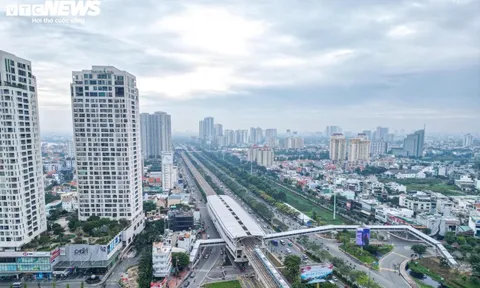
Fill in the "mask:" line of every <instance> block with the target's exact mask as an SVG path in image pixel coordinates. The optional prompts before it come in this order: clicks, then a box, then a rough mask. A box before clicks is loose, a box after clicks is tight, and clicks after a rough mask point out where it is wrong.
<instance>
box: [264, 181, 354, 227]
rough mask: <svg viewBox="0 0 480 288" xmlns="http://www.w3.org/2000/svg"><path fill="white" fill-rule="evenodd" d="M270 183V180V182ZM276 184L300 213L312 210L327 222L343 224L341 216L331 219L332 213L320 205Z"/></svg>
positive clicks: (309, 214)
mask: <svg viewBox="0 0 480 288" xmlns="http://www.w3.org/2000/svg"><path fill="white" fill-rule="evenodd" d="M270 183H272V182H270ZM275 185H276V188H278V189H279V190H281V191H283V192H285V194H287V203H288V204H290V205H292V206H293V207H295V208H297V209H298V210H300V211H302V213H304V214H306V215H308V216H310V217H311V216H312V213H313V211H315V212H316V213H317V215H318V216H320V218H321V219H322V221H323V222H325V223H327V224H344V223H345V221H346V220H345V219H343V218H342V217H341V216H339V215H337V217H336V219H335V220H333V213H332V212H331V211H329V210H327V209H325V208H323V207H320V206H318V205H315V204H313V203H312V202H310V201H308V200H306V199H305V198H302V197H300V196H297V195H295V194H294V193H292V192H291V191H289V190H288V189H286V188H284V187H282V186H280V185H277V184H275Z"/></svg>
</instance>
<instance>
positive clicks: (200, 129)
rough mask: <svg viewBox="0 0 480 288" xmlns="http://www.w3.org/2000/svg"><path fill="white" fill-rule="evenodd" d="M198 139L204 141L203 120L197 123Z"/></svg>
mask: <svg viewBox="0 0 480 288" xmlns="http://www.w3.org/2000/svg"><path fill="white" fill-rule="evenodd" d="M198 138H199V139H200V140H204V139H205V125H204V122H203V120H200V121H198Z"/></svg>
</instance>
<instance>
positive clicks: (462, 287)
mask: <svg viewBox="0 0 480 288" xmlns="http://www.w3.org/2000/svg"><path fill="white" fill-rule="evenodd" d="M417 262H418V264H417V265H415V266H414V267H412V266H413V265H412V264H413V262H411V263H409V268H410V269H412V270H413V271H419V272H420V271H423V272H420V273H423V274H426V275H428V276H430V277H431V278H432V279H434V280H436V281H439V282H441V280H440V279H441V278H442V277H443V278H444V280H443V283H444V284H445V285H448V287H453V288H478V284H475V283H473V282H472V281H471V277H470V276H469V275H465V274H461V273H458V271H456V270H454V269H451V268H450V267H445V266H442V265H441V264H440V259H439V258H432V257H428V258H422V259H419V260H418V261H417ZM464 279H465V280H464Z"/></svg>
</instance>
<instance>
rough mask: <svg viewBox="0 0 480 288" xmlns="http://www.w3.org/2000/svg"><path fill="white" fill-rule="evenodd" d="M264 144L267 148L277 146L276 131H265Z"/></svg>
mask: <svg viewBox="0 0 480 288" xmlns="http://www.w3.org/2000/svg"><path fill="white" fill-rule="evenodd" d="M265 142H266V143H267V145H268V146H269V147H275V146H277V129H266V130H265Z"/></svg>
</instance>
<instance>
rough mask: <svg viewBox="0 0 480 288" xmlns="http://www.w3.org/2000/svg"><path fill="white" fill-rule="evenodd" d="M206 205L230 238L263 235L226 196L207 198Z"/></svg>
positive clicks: (258, 227) (243, 211)
mask: <svg viewBox="0 0 480 288" xmlns="http://www.w3.org/2000/svg"><path fill="white" fill-rule="evenodd" d="M207 200H208V204H209V205H210V207H211V209H212V210H213V211H214V212H215V214H216V215H217V220H218V221H220V222H221V226H222V227H225V229H226V230H227V231H225V232H226V233H228V234H229V236H230V237H231V238H242V237H249V236H261V237H263V236H264V235H265V234H264V232H263V230H262V228H260V226H258V224H257V223H256V222H255V221H254V220H253V219H252V217H250V215H249V214H248V213H247V211H245V209H243V208H242V206H240V205H239V204H238V203H237V202H236V201H235V200H233V199H232V198H231V197H230V196H226V195H221V196H218V195H211V196H208V197H207Z"/></svg>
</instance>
